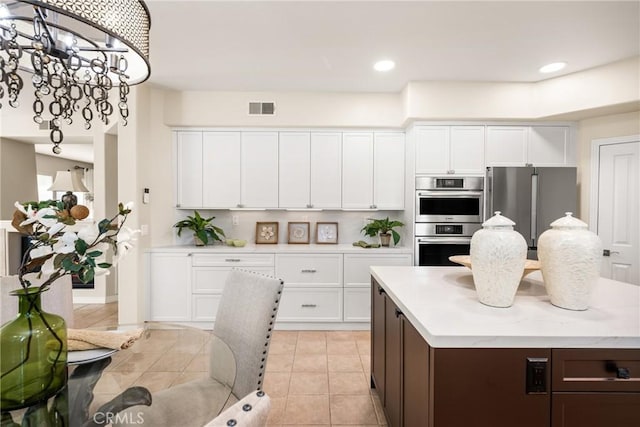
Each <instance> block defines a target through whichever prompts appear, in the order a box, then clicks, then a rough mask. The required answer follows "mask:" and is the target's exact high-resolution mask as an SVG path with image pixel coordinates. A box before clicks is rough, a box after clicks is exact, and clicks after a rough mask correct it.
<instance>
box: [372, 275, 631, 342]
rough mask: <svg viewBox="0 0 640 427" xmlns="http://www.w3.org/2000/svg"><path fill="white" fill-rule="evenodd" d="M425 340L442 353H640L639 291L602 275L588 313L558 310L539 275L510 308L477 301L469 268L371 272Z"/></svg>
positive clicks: (522, 287)
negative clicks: (533, 350) (479, 350)
mask: <svg viewBox="0 0 640 427" xmlns="http://www.w3.org/2000/svg"><path fill="white" fill-rule="evenodd" d="M371 273H372V275H373V277H374V278H375V279H376V280H377V281H378V283H379V284H380V285H381V286H382V287H383V288H384V289H385V291H386V293H387V295H388V296H389V297H390V298H391V299H392V300H393V302H394V303H395V304H396V305H397V306H398V308H399V309H400V310H401V311H402V312H403V313H404V315H405V317H406V318H407V319H408V320H409V321H410V322H411V324H412V325H413V326H414V327H415V328H416V329H417V330H418V332H419V333H420V334H421V335H422V337H423V338H425V340H426V341H427V342H428V343H429V345H431V346H432V347H436V348H467V347H477V348H509V347H510V348H640V286H636V285H632V284H629V283H623V282H618V281H614V280H609V279H604V278H600V279H599V282H598V284H597V285H596V288H595V290H594V292H593V295H592V299H591V305H590V307H589V309H588V310H585V311H571V310H565V309H562V308H559V307H556V306H553V305H552V304H551V303H550V302H549V297H548V295H547V294H546V292H545V289H544V286H543V283H542V275H541V273H540V271H536V272H533V273H531V274H529V275H528V276H527V277H526V278H525V279H523V281H522V282H521V283H520V287H519V288H518V292H517V294H516V297H515V301H514V303H513V305H512V306H511V307H509V308H495V307H489V306H486V305H484V304H482V303H480V302H479V301H478V297H477V295H476V291H475V287H474V284H473V276H472V274H471V270H469V269H467V268H466V267H371Z"/></svg>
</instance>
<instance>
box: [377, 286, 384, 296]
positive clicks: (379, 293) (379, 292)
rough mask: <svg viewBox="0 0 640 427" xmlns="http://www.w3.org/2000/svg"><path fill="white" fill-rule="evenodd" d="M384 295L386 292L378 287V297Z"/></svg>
mask: <svg viewBox="0 0 640 427" xmlns="http://www.w3.org/2000/svg"><path fill="white" fill-rule="evenodd" d="M382 294H386V292H385V291H384V289H382V286H378V295H382Z"/></svg>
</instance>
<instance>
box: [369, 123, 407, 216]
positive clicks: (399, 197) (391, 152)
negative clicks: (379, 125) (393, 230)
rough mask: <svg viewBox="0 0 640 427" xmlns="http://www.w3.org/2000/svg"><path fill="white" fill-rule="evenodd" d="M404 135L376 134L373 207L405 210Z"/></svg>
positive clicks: (399, 133)
mask: <svg viewBox="0 0 640 427" xmlns="http://www.w3.org/2000/svg"><path fill="white" fill-rule="evenodd" d="M404 152H405V150H404V133H401V132H389V133H376V134H375V135H374V147H373V207H374V208H375V209H381V210H403V209H404V182H405V168H404V165H405V159H404Z"/></svg>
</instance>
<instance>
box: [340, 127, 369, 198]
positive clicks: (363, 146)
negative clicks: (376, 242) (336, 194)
mask: <svg viewBox="0 0 640 427" xmlns="http://www.w3.org/2000/svg"><path fill="white" fill-rule="evenodd" d="M342 208H343V209H373V133H369V132H366V133H365V132H358V133H344V134H343V135H342Z"/></svg>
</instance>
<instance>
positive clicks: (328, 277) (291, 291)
mask: <svg viewBox="0 0 640 427" xmlns="http://www.w3.org/2000/svg"><path fill="white" fill-rule="evenodd" d="M276 276H277V277H279V278H280V279H282V280H283V281H284V291H283V292H282V300H281V301H280V308H279V309H278V318H277V320H278V321H279V322H340V321H342V254H315V253H314V254H278V255H276Z"/></svg>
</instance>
